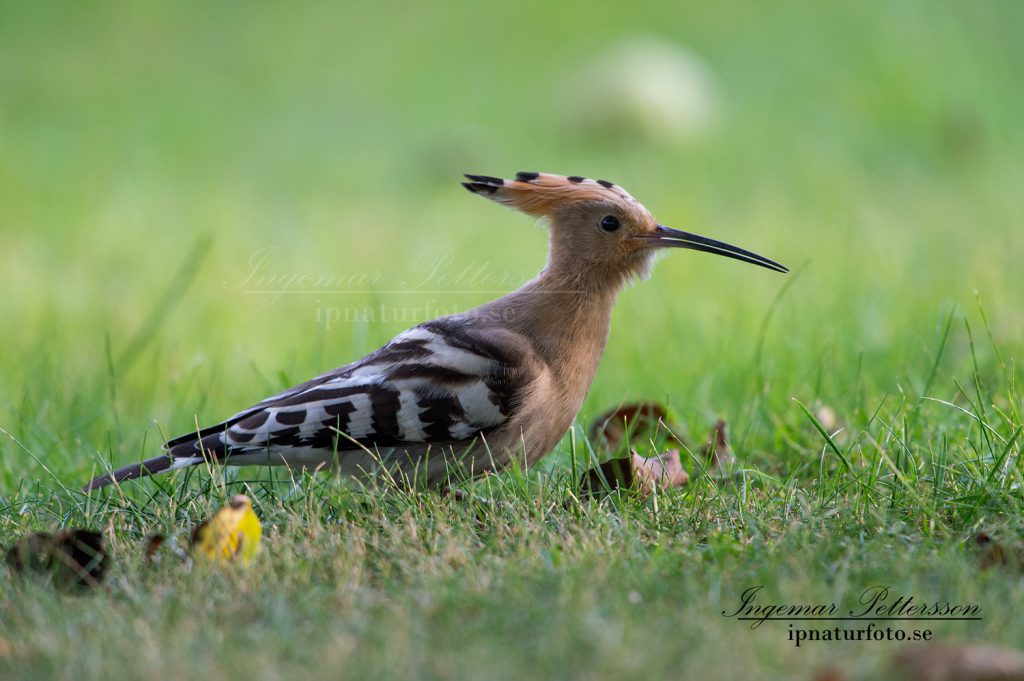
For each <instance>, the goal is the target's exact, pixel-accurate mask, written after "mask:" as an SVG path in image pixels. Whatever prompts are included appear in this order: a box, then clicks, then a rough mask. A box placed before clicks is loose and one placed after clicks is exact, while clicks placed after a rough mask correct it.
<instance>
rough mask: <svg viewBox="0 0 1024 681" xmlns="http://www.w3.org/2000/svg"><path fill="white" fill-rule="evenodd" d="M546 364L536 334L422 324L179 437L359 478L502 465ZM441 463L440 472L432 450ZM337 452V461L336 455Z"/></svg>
mask: <svg viewBox="0 0 1024 681" xmlns="http://www.w3.org/2000/svg"><path fill="white" fill-rule="evenodd" d="M544 373H545V367H544V365H543V363H542V362H541V361H540V360H539V358H538V356H537V354H536V352H535V350H534V348H533V347H532V345H531V344H530V342H529V341H528V339H526V338H524V337H522V336H520V335H518V334H515V333H512V332H510V331H507V330H503V329H502V328H501V327H500V326H497V327H496V326H494V325H493V324H490V323H488V321H487V320H485V319H479V318H474V317H473V316H454V317H445V318H441V319H437V320H434V321H430V322H426V323H424V324H421V325H419V326H416V327H414V328H412V329H410V330H409V331H406V332H405V333H402V334H400V335H399V336H397V337H396V338H394V339H393V340H392V341H391V342H390V343H388V344H387V345H385V346H384V347H382V348H380V349H379V350H377V351H376V352H373V353H371V354H370V355H367V356H366V357H364V358H363V359H361V360H358V361H356V362H353V363H352V364H349V365H347V366H344V367H341V368H339V369H336V370H334V371H331V372H329V373H326V374H323V375H321V376H318V377H316V378H314V379H312V380H310V381H307V382H306V383H303V384H301V385H298V386H296V387H294V388H292V389H290V390H287V391H285V392H282V393H279V394H277V395H273V396H272V397H269V398H267V399H265V400H263V401H262V402H260V403H258V404H256V405H254V406H253V407H251V408H249V409H246V410H244V411H242V412H239V413H238V414H235V415H234V416H232V417H231V418H229V419H227V420H226V421H224V422H222V423H219V424H217V425H215V426H211V427H209V428H205V429H203V430H201V431H199V432H197V433H190V434H186V435H183V436H181V437H177V438H174V439H172V440H170V441H168V442H167V443H166V445H165V450H166V451H167V453H168V454H169V455H170V457H171V458H172V459H173V460H174V461H175V462H178V463H179V465H184V464H185V462H186V461H195V462H198V461H201V460H203V459H205V460H212V461H218V460H225V459H226V458H228V457H230V458H231V461H230V463H232V464H288V465H299V466H318V465H322V464H332V463H337V464H338V465H339V466H341V467H342V468H343V469H344V470H346V471H347V472H349V473H352V474H354V475H361V474H366V473H369V472H371V471H370V470H365V469H373V468H377V467H378V466H377V464H379V463H381V462H383V463H385V464H386V463H388V462H394V463H396V464H398V465H399V466H400V467H401V471H402V473H403V474H405V475H409V473H410V471H409V466H408V464H409V460H410V459H411V460H412V463H413V464H416V463H418V462H419V463H423V464H424V466H423V469H422V470H420V471H419V472H417V473H414V474H413V475H409V477H414V476H416V475H424V474H425V475H426V476H427V477H428V478H429V479H430V481H435V480H436V479H440V478H441V477H444V475H445V474H446V472H447V471H446V469H447V468H449V467H450V466H451V465H452V464H453V463H454V460H455V459H461V461H460V465H461V466H462V468H464V469H465V472H466V473H469V474H479V473H481V472H483V471H484V470H490V469H493V468H495V467H500V466H502V465H503V464H504V463H506V460H507V458H508V457H509V456H510V455H512V452H510V449H514V448H515V447H516V441H517V440H522V434H521V433H520V434H518V435H508V434H506V433H508V432H510V429H513V428H514V424H516V423H517V422H518V421H519V420H520V419H519V418H517V416H518V415H519V413H520V412H521V410H522V409H523V406H524V404H525V403H526V402H528V401H529V396H530V395H531V394H533V393H534V392H535V391H536V389H537V384H538V381H543V375H544ZM427 455H430V456H431V457H432V461H430V464H429V470H428V469H427V466H426V463H427V462H426V461H425V457H426V456H427ZM335 459H337V460H336V461H335Z"/></svg>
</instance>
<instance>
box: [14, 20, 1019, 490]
mask: <svg viewBox="0 0 1024 681" xmlns="http://www.w3.org/2000/svg"><path fill="white" fill-rule="evenodd" d="M1022 27H1024V5H1022V4H1021V3H1018V2H1011V1H1006V2H977V3H957V2H931V1H928V2H926V1H923V0H922V1H918V2H914V1H907V2H899V3H872V4H869V5H863V4H855V3H811V2H780V3H771V6H768V5H766V4H764V3H749V2H720V3H713V4H711V3H664V2H630V3H621V4H614V5H607V6H605V5H600V4H595V3H590V2H588V3H579V2H562V3H547V2H515V3H475V2H445V3H432V4H426V3H421V4H413V3H397V2H387V1H384V2H377V3H362V4H355V3H333V2H331V3H329V2H311V3H303V4H301V5H298V4H289V5H284V4H259V3H248V2H223V3H215V4H211V3H199V2H192V3H182V2H148V3H135V2H107V3H70V2H68V3H16V2H5V3H3V4H2V5H0V258H2V260H0V290H2V291H3V295H2V296H0V320H2V324H3V327H2V328H3V330H4V338H3V353H2V356H0V377H2V378H0V426H2V427H3V428H5V429H6V430H7V431H8V432H9V433H11V434H12V435H14V436H15V437H17V438H18V440H19V441H20V442H21V444H22V445H24V447H25V448H26V449H28V450H29V451H31V452H32V454H33V455H34V457H35V459H36V461H33V460H31V459H30V458H29V457H27V456H26V455H25V453H24V450H23V449H22V447H21V446H19V445H17V444H15V443H14V442H13V441H12V440H11V439H9V438H2V439H0V489H6V490H12V489H15V488H18V487H19V486H20V485H22V484H23V483H25V484H31V481H32V480H38V479H40V478H44V477H46V476H45V474H44V473H43V471H42V470H41V468H40V465H39V464H38V463H37V461H38V462H42V463H46V464H47V465H48V466H50V467H51V468H52V469H53V471H54V473H55V475H56V476H57V477H58V478H60V479H62V480H64V481H65V482H66V483H67V484H69V485H72V484H75V485H77V484H78V483H79V482H81V481H83V480H84V479H85V478H86V477H87V476H88V474H89V473H90V472H91V471H92V469H93V468H94V467H95V466H96V465H97V462H98V461H99V460H100V458H102V459H103V460H112V461H114V462H115V463H118V464H120V463H123V462H125V461H130V460H137V459H138V458H139V456H140V455H143V454H150V453H151V452H152V450H153V447H154V444H155V441H156V440H158V439H159V437H160V435H159V432H158V428H159V429H162V430H163V431H164V433H165V434H168V435H170V434H174V433H177V432H178V431H183V430H188V429H190V428H192V427H194V424H195V421H196V419H198V420H199V421H200V422H203V423H205V422H213V421H215V420H217V419H220V418H222V417H225V416H228V415H229V414H231V413H233V412H234V411H235V410H236V409H238V408H241V407H242V406H245V405H247V404H250V403H251V402H253V401H254V400H257V399H259V398H261V397H263V396H264V395H265V394H267V393H268V392H269V391H271V390H276V389H278V388H281V387H284V386H285V385H286V384H289V383H291V382H294V381H298V380H301V379H304V378H306V377H308V376H311V375H314V374H316V373H319V372H321V371H323V370H325V369H327V368H330V367H333V366H336V365H340V364H344V363H346V362H348V361H351V360H352V359H355V358H357V357H359V356H361V355H362V354H364V353H365V352H367V351H369V350H372V349H373V348H375V347H377V345H378V344H380V343H382V342H384V341H386V340H387V339H388V338H389V337H391V336H392V335H393V334H395V333H397V332H399V331H401V330H403V329H404V328H406V327H408V326H410V325H411V324H412V323H414V322H416V321H420V320H422V319H425V318H427V317H430V316H433V315H434V313H436V312H437V311H444V310H448V311H451V310H455V309H464V308H466V307H469V306H471V305H475V304H478V303H481V302H483V301H486V300H488V299H490V298H493V297H494V296H495V295H496V294H494V293H492V292H491V291H492V290H494V289H500V290H506V289H509V288H512V287H514V285H515V284H516V283H518V282H521V281H522V280H524V279H525V278H526V277H528V276H531V275H532V274H533V273H534V272H536V271H537V270H539V269H540V268H541V267H542V265H543V263H544V257H545V233H544V230H543V229H540V228H537V227H535V226H533V225H531V224H530V220H529V219H528V218H524V217H523V216H520V215H516V214H513V213H511V212H509V211H504V210H502V209H499V208H497V207H495V206H493V205H489V204H488V203H487V202H484V201H480V200H479V199H477V198H474V197H472V196H470V195H469V194H467V193H466V192H464V191H463V190H462V189H461V188H460V187H459V186H458V181H459V180H460V173H462V172H476V173H486V174H493V175H504V176H509V175H510V174H512V173H514V172H515V171H517V170H540V171H547V172H557V173H564V174H581V175H586V176H589V177H597V178H606V179H610V180H613V181H615V182H617V183H619V184H621V185H623V186H624V187H626V188H627V189H628V190H630V191H631V192H632V193H633V194H634V195H635V196H636V197H637V198H638V199H640V200H641V201H642V202H644V203H645V204H646V205H647V206H648V207H650V208H651V210H652V211H653V212H654V213H655V215H656V216H657V217H658V218H659V220H660V221H662V222H664V223H665V224H669V225H672V226H675V227H678V228H682V229H688V230H692V231H696V232H698V233H702V234H707V235H709V236H713V237H717V238H720V239H723V240H726V241H730V242H732V243H736V244H738V245H741V246H744V247H747V248H750V249H752V250H755V251H757V252H760V253H763V254H765V255H767V256H769V257H771V258H774V259H777V260H779V261H780V262H783V263H785V264H786V265H788V266H790V267H791V268H793V269H794V274H791V275H788V277H782V276H779V275H775V274H773V273H770V272H767V271H765V270H761V269H759V268H754V267H750V266H747V265H743V264H740V263H736V262H733V261H727V260H723V259H715V258H711V257H710V256H706V255H701V254H694V253H676V254H674V255H673V257H670V258H668V259H667V260H666V261H665V262H663V263H662V264H661V265H660V266H659V267H658V269H657V271H656V272H655V275H654V277H653V280H652V281H649V282H643V283H642V284H640V285H638V286H636V287H634V288H631V289H629V290H627V291H626V292H625V293H624V295H623V296H622V298H621V300H620V303H619V305H618V308H617V310H616V312H615V318H614V324H613V331H612V337H611V341H610V343H609V347H608V352H607V354H606V356H605V359H604V361H603V364H602V367H601V369H600V371H599V373H598V376H597V380H596V382H595V385H594V389H593V391H592V393H591V395H590V397H589V398H588V402H587V404H586V405H585V407H584V411H583V414H582V418H583V419H584V420H586V419H588V418H590V417H592V416H593V415H594V414H595V413H596V412H597V411H598V410H601V409H603V408H605V407H607V406H610V405H611V404H614V403H617V402H618V401H620V400H622V399H638V398H656V399H665V400H668V401H669V402H670V403H671V404H672V406H673V408H674V409H675V410H676V412H677V413H678V414H679V415H680V417H681V418H682V420H683V421H684V422H685V423H687V424H690V426H691V427H692V428H693V429H700V430H703V428H704V427H705V425H704V424H706V423H707V422H708V421H709V420H710V419H712V418H713V417H715V416H716V415H724V416H726V417H727V418H729V419H730V420H731V421H734V422H737V426H738V427H739V428H740V429H742V430H743V431H744V432H747V433H748V434H750V436H751V437H753V439H752V440H750V441H749V443H748V445H749V446H748V448H747V449H748V450H749V451H746V452H745V454H747V455H755V454H757V453H758V452H759V451H763V452H764V453H765V457H764V461H765V462H769V461H771V457H770V456H769V455H768V454H769V452H767V449H768V447H769V445H770V444H771V439H772V432H773V431H772V428H773V424H777V420H778V418H780V414H791V413H792V412H793V410H794V409H795V407H794V405H793V404H792V402H791V401H790V398H791V397H798V398H800V399H801V400H802V401H804V402H806V403H809V404H810V403H816V402H818V403H823V404H829V405H832V406H834V407H835V408H837V409H838V410H839V411H840V413H855V412H858V410H860V411H864V410H867V411H868V412H870V411H871V410H872V409H874V408H875V407H876V406H877V404H878V400H879V399H880V398H881V396H882V395H883V394H884V393H886V392H892V391H895V392H897V393H898V392H900V391H902V390H904V389H905V388H906V389H908V390H911V389H912V388H913V385H909V386H908V385H907V384H913V382H914V381H917V380H919V379H918V377H919V376H921V375H922V374H924V373H926V369H927V367H928V365H929V363H930V361H931V359H932V356H931V355H930V354H929V352H933V351H934V346H935V343H936V339H937V337H938V330H939V327H940V325H941V323H942V320H943V315H944V314H945V312H946V311H948V310H949V309H951V308H955V307H960V308H961V309H963V310H966V311H968V312H967V314H976V310H977V308H976V303H975V295H976V293H977V296H978V297H979V298H980V300H982V301H983V303H984V306H985V309H986V311H987V314H988V317H989V320H990V322H991V325H992V330H993V333H994V335H995V336H996V338H997V340H998V342H1000V343H1006V344H1008V347H1011V348H1016V347H1019V343H1020V340H1021V320H1022V311H1021V307H1020V294H1021V292H1022V291H1024V272H1022V270H1024V268H1021V267H1020V261H1021V256H1022V254H1024V229H1022V227H1024V225H1022V222H1021V188H1022V187H1024V165H1022V164H1021V159H1022V158H1024V139H1022V131H1021V125H1020V122H1021V121H1022V120H1024V88H1022V87H1021V84H1022V82H1024V49H1022V48H1021V43H1020V34H1021V29H1022ZM648 48H650V49H648ZM674 51H678V52H674ZM649 53H650V54H649ZM659 54H660V55H661V56H660V57H659V56H658V55H659ZM673 54H675V55H676V56H675V57H673V56H672V55H673ZM623 55H629V57H628V59H627V58H626V57H625V56H623ZM638 55H639V56H638ZM648 58H649V59H651V60H653V61H652V62H651V68H650V69H647V70H645V69H644V68H643V64H644V59H648ZM662 58H664V59H663V61H665V60H667V62H668V66H667V67H666V68H667V69H668V71H669V74H668V75H667V76H666V75H664V74H663V73H662V72H663V71H665V69H664V68H662V66H663V64H662V63H661V62H660V61H659V59H662ZM630 59H631V60H632V62H631V63H634V64H635V63H639V64H640V67H628V68H627V67H623V69H619V68H617V65H618V64H619V63H620V62H624V61H629V60H630ZM674 59H675V61H673V60H674ZM676 67H679V68H676ZM630 68H633V70H630ZM673 68H676V71H679V69H680V68H681V69H682V70H681V72H679V73H676V71H673V70H672V69H673ZM648 71H649V73H648ZM659 74H661V75H659ZM673 74H675V75H673ZM676 76H678V78H676ZM673 78H676V80H673ZM637 83H639V87H634V86H635V85H637ZM666 93H667V94H666ZM662 95H666V96H668V98H669V100H672V97H673V96H675V97H676V98H677V99H678V100H679V102H682V103H681V104H679V102H677V103H676V104H673V103H672V101H669V103H668V104H667V105H666V104H664V102H662V101H661V100H662V99H663V97H662ZM687 102H689V104H688V103H687ZM666 106H667V109H665V107H666ZM673 107H675V108H673ZM694 107H695V108H694ZM663 109H665V110H666V111H667V113H666V114H665V115H666V116H667V117H668V118H669V119H670V120H669V121H668V123H665V124H664V125H662V124H658V123H651V122H650V121H649V120H648V116H647V114H648V113H650V112H651V111H662V110H663ZM264 256H265V260H262V261H261V262H263V263H264V270H263V274H264V275H274V276H277V277H282V276H288V275H294V276H298V275H303V274H307V275H329V276H331V277H335V278H346V277H352V276H360V275H365V276H367V277H371V278H372V282H373V283H372V284H371V285H369V286H363V285H359V286H356V285H354V284H351V282H350V280H346V281H348V282H349V283H345V284H344V285H341V286H333V287H324V290H316V289H315V287H312V288H314V290H312V291H311V292H307V293H296V292H291V293H287V294H283V295H278V296H275V295H268V294H263V293H258V292H255V290H254V289H258V288H260V287H259V286H257V285H254V284H253V281H254V280H253V279H251V278H250V275H251V274H252V272H251V270H252V267H253V263H254V262H257V261H260V258H261V257H264ZM439 261H441V262H445V263H447V265H446V269H447V270H449V271H452V272H462V271H463V270H466V269H467V268H470V269H473V271H482V272H487V273H490V274H492V275H494V276H495V277H497V282H498V283H497V285H485V284H484V283H483V280H472V281H471V283H469V284H466V283H465V280H463V281H461V282H460V281H454V282H453V281H445V280H437V279H435V278H433V276H432V275H429V274H428V272H427V270H426V269H424V268H427V267H429V266H431V265H432V264H433V263H437V262H439ZM416 282H423V283H416ZM427 282H432V283H430V285H428V284H427ZM787 282H788V283H789V284H790V288H789V290H787V291H786V292H785V295H784V296H783V297H782V298H781V302H780V303H779V305H778V307H777V310H776V312H775V314H774V316H773V317H772V318H771V321H770V324H768V325H767V326H764V322H765V320H766V318H767V317H766V315H767V313H768V310H769V307H770V305H771V303H772V301H773V299H775V298H776V296H777V295H778V294H779V293H780V290H781V288H782V287H783V286H784V285H786V283H787ZM435 283H436V285H434V284H435ZM278 285H280V280H278ZM293 287H294V288H301V287H299V286H293ZM306 288H307V289H309V288H310V287H306ZM407 289H411V290H407ZM380 305H384V306H385V307H387V308H388V309H392V310H402V311H404V312H403V313H402V314H404V315H405V317H406V319H404V320H401V319H400V320H397V321H395V320H382V319H380V318H377V319H369V320H355V321H353V320H351V319H350V320H349V321H347V322H343V323H338V324H332V325H330V326H328V325H326V324H325V323H323V322H324V319H325V318H326V316H327V315H329V314H330V312H329V311H330V310H331V309H337V310H340V311H341V312H342V314H348V315H352V314H356V315H357V316H358V312H355V313H353V312H352V311H353V310H356V311H358V310H361V309H363V308H364V307H365V306H380ZM378 309H379V308H378ZM346 310H347V311H348V312H346ZM395 314H398V313H397V312H396V313H395ZM762 331H763V335H762ZM957 342H958V343H959V344H960V349H962V347H963V343H964V340H963V339H960V340H958V341H957ZM929 347H930V348H931V349H930V350H929ZM759 348H760V351H759ZM958 356H959V357H960V358H961V361H966V360H965V359H964V357H965V355H963V354H962V353H961V354H960V355H958ZM917 387H918V388H920V386H917ZM942 390H947V391H952V390H953V388H952V385H951V384H950V385H945V386H943V388H942ZM940 396H942V395H940ZM755 398H757V399H756V400H755ZM762 398H763V399H762Z"/></svg>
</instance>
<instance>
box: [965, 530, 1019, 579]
mask: <svg viewBox="0 0 1024 681" xmlns="http://www.w3.org/2000/svg"><path fill="white" fill-rule="evenodd" d="M974 543H975V544H977V545H978V547H979V548H980V549H981V556H980V558H979V560H978V563H979V565H980V566H981V569H982V570H987V569H989V568H993V567H1002V568H1010V569H1011V570H1017V571H1020V572H1024V551H1021V549H1020V548H1019V547H1015V546H1007V545H1006V544H1004V543H1003V542H1000V541H996V540H995V539H993V538H992V536H991V535H990V534H989V533H988V532H985V531H984V530H982V531H981V532H979V533H978V534H977V536H975V537H974Z"/></svg>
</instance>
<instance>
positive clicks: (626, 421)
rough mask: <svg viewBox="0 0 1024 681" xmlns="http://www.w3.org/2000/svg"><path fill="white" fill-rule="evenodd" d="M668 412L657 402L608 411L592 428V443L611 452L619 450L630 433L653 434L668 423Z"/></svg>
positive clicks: (623, 406)
mask: <svg viewBox="0 0 1024 681" xmlns="http://www.w3.org/2000/svg"><path fill="white" fill-rule="evenodd" d="M667 418H668V411H667V410H666V409H665V407H664V406H662V405H660V404H658V403H657V402H632V403H629V404H623V405H621V406H619V407H616V408H615V409H611V410H609V411H606V412H605V413H604V414H601V415H600V416H598V417H597V418H596V419H595V420H594V423H593V425H592V426H591V427H590V433H589V435H590V442H591V443H592V444H593V445H594V446H601V447H604V448H605V449H607V450H608V451H609V452H614V451H615V450H617V449H618V448H619V447H620V446H621V445H622V443H623V441H624V440H625V439H626V433H627V432H628V433H630V434H631V435H632V437H633V438H634V439H635V438H636V434H637V433H653V432H655V431H657V429H658V426H659V424H662V423H666V419H667Z"/></svg>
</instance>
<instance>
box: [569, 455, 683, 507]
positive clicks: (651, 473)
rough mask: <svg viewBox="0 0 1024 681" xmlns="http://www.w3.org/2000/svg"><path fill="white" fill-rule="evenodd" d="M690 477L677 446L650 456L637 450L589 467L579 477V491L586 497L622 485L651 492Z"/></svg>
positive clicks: (644, 493)
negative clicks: (645, 456) (641, 454)
mask: <svg viewBox="0 0 1024 681" xmlns="http://www.w3.org/2000/svg"><path fill="white" fill-rule="evenodd" d="M606 481H607V485H606V484H605V482H606ZM689 481H690V476H689V475H688V474H687V473H686V471H685V470H683V464H682V462H681V461H680V460H679V450H678V449H670V450H668V451H666V452H665V453H664V454H660V455H657V456H652V457H649V458H644V457H642V456H640V455H639V454H637V453H636V452H635V451H634V452H632V453H631V455H630V457H629V458H628V459H611V460H610V461H605V462H604V463H602V464H601V465H600V466H598V467H597V468H593V469H591V470H589V471H587V473H586V474H584V476H583V479H582V480H581V481H580V492H581V493H582V495H583V497H592V496H600V495H602V494H604V493H606V492H609V491H614V490H616V489H620V488H621V489H629V488H633V489H635V490H636V491H638V492H640V493H641V494H643V495H648V494H651V493H653V492H654V491H655V490H657V489H665V488H666V487H678V486H680V485H685V484H686V483H688V482H689Z"/></svg>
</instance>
